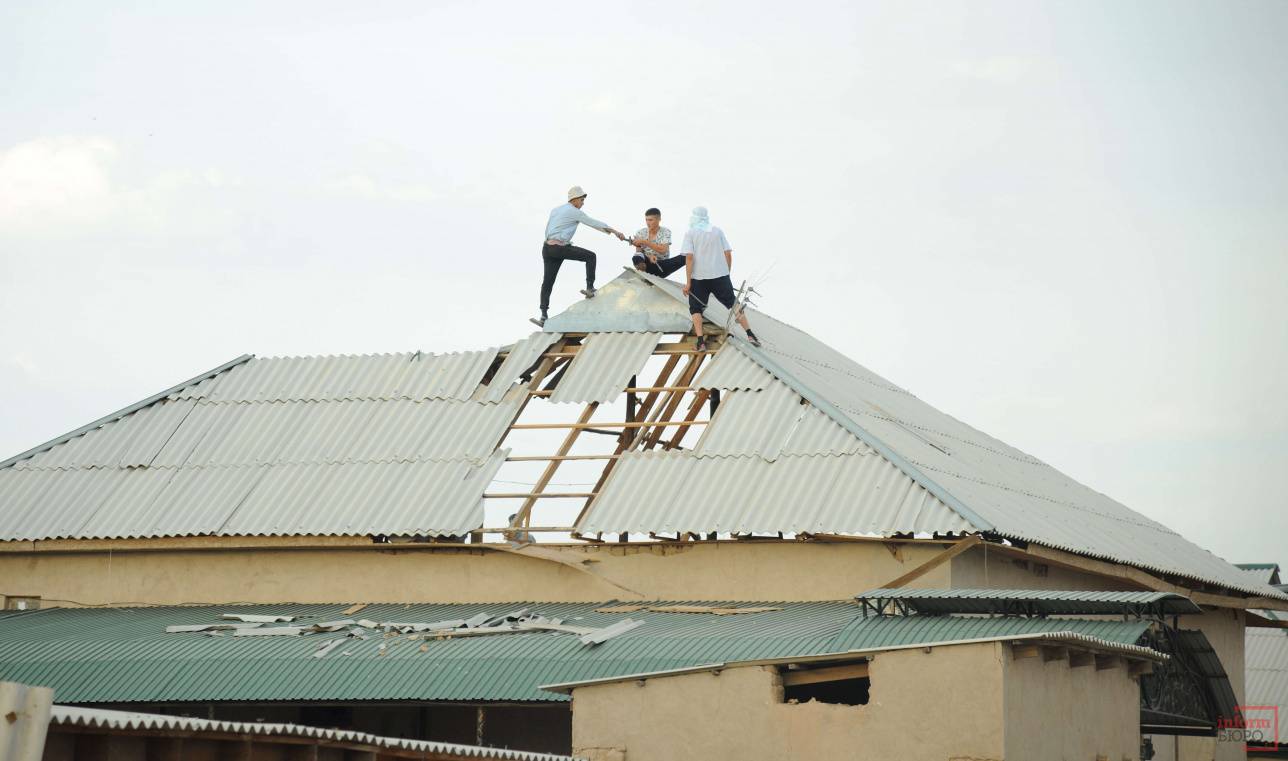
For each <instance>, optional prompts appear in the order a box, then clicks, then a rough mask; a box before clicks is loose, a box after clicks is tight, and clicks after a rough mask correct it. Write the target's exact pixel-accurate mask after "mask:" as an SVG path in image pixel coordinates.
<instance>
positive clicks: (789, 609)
mask: <svg viewBox="0 0 1288 761" xmlns="http://www.w3.org/2000/svg"><path fill="white" fill-rule="evenodd" d="M677 605H690V606H697V607H698V609H703V608H705V609H708V610H709V609H712V608H715V609H729V608H733V609H747V608H758V609H762V610H760V611H759V612H750V613H741V614H737V615H716V614H714V613H709V612H667V611H666V610H655V608H662V609H665V608H672V609H674V607H675V606H677ZM525 607H526V608H530V609H531V610H532V611H534V612H537V613H540V614H543V615H544V616H546V617H548V618H559V619H562V620H563V622H564V623H565V624H568V625H572V626H577V627H595V628H598V627H606V626H609V625H612V624H614V623H617V622H620V621H623V620H626V619H632V620H635V621H642V622H643V623H642V625H640V626H638V627H637V628H634V629H631V630H630V631H627V632H626V633H624V634H621V635H619V636H617V637H614V638H612V639H609V640H608V641H605V642H603V643H602V644H598V645H584V644H582V642H581V640H580V639H579V637H577V636H575V635H572V634H566V633H562V632H524V633H514V634H494V635H488V636H478V637H462V638H452V639H442V640H439V639H432V638H423V637H422V636H418V637H417V638H416V639H411V638H409V636H407V635H396V636H391V637H384V636H380V635H379V634H375V636H370V637H369V638H368V639H365V640H359V639H351V638H346V637H344V633H343V632H338V633H329V634H311V635H307V636H272V637H232V636H226V635H225V636H210V635H209V634H208V633H169V634H168V633H166V631H165V630H166V627H168V626H181V625H196V624H212V623H217V622H219V621H220V616H221V615H223V614H258V615H285V616H294V617H296V619H297V620H298V621H300V622H302V623H306V624H307V623H320V622H327V621H334V620H336V619H344V618H362V619H370V620H371V621H374V622H385V621H398V622H405V623H415V622H421V623H428V622H437V621H444V620H450V619H468V618H471V617H473V616H475V615H477V614H479V613H489V614H493V615H500V614H505V613H508V612H511V611H513V610H516V609H520V608H525ZM347 609H348V606H345V605H253V606H199V607H157V608H101V609H71V608H50V609H44V610H37V611H24V612H8V613H4V614H0V680H11V681H18V682H23V683H26V684H34V685H41V686H47V687H53V688H54V691H55V692H54V698H55V700H57V701H59V702H62V703H161V702H210V701H237V702H265V701H293V702H312V701H400V700H409V701H455V702H474V701H480V702H481V701H489V702H490V701H561V700H567V699H568V698H567V697H566V696H563V695H557V694H554V693H551V692H546V691H543V690H541V689H540V686H541V685H546V684H558V683H568V682H578V681H585V680H593V679H602V678H609V677H614V676H621V675H626V674H639V673H648V672H657V671H667V670H673V669H683V668H692V667H695V666H702V665H707V664H711V663H717V662H736V661H748V660H763V659H775V658H793V657H802V658H803V657H809V656H815V655H826V654H832V653H838V652H846V651H852V650H873V649H880V648H883V647H885V648H894V647H900V646H908V645H914V644H925V645H933V644H944V643H951V642H959V641H962V640H971V639H981V638H990V637H992V638H997V637H1004V636H1016V635H1026V634H1035V633H1044V632H1045V633H1051V632H1071V633H1074V634H1078V635H1085V636H1087V637H1094V638H1096V639H1097V640H1103V641H1106V642H1111V643H1117V644H1123V645H1130V644H1133V643H1135V642H1136V641H1137V640H1138V639H1139V638H1140V636H1141V634H1142V633H1143V632H1144V631H1145V629H1146V628H1148V626H1149V624H1148V623H1146V622H1143V621H1121V620H1118V621H1087V620H1073V619H1055V618H1019V617H991V618H990V617H954V616H908V617H875V616H866V617H865V616H864V615H863V614H862V610H861V608H860V607H859V606H858V605H856V604H855V603H853V602H849V601H846V602H812V603H801V602H789V603H780V602H768V603H748V602H737V603H713V602H704V603H688V604H685V603H669V602H668V603H630V604H620V605H619V604H615V603H604V604H595V603H524V604H510V605H498V604H477V605H423V604H418V605H371V606H367V607H364V608H363V609H362V610H361V611H356V612H354V613H352V614H346V613H345V611H346V610H347ZM682 609H683V608H682ZM765 609H767V610H765ZM335 639H342V640H343V641H342V642H341V643H340V644H339V645H337V646H336V647H335V648H334V649H332V650H330V651H329V652H327V653H326V654H325V656H324V657H317V654H318V651H319V647H320V646H323V645H326V644H327V643H328V642H330V641H332V640H335Z"/></svg>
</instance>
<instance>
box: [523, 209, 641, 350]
mask: <svg viewBox="0 0 1288 761" xmlns="http://www.w3.org/2000/svg"><path fill="white" fill-rule="evenodd" d="M584 203H586V191H584V190H582V189H581V186H580V185H573V186H572V187H571V188H569V189H568V203H565V204H561V205H559V206H556V207H555V208H553V209H551V210H550V220H549V221H548V222H546V242H545V243H544V244H543V245H542V246H541V259H542V262H543V263H544V264H545V274H544V276H543V277H542V278H541V319H539V320H533V322H535V323H536V324H538V325H541V326H544V325H545V324H546V316H547V314H548V313H549V310H550V291H551V290H552V289H553V288H554V287H555V278H556V277H558V276H559V267H560V266H561V265H562V264H563V263H564V261H565V260H567V259H574V260H576V261H579V262H585V263H586V289H585V290H583V291H582V294H584V295H585V296H586V298H588V299H591V298H594V297H595V252H594V251H587V250H586V249H584V248H581V247H580V246H574V245H572V234H573V233H575V232H577V225H579V224H582V225H586V226H588V227H593V228H595V229H596V230H599V231H601V232H606V233H608V234H609V235H616V236H617V239H618V240H626V236H625V235H622V234H621V233H619V232H617V231H616V230H614V229H613V228H612V227H609V226H608V225H607V224H605V223H603V222H600V221H599V220H598V219H594V218H592V217H590V216H589V215H588V214H586V212H584V211H582V210H581V205H582V204H584Z"/></svg>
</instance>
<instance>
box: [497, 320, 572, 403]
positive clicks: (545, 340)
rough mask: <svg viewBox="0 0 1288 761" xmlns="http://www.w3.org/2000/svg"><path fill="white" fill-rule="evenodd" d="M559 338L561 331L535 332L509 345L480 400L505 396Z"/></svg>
mask: <svg viewBox="0 0 1288 761" xmlns="http://www.w3.org/2000/svg"><path fill="white" fill-rule="evenodd" d="M560 338H563V334H561V333H542V332H537V333H533V334H532V335H530V336H528V337H527V338H525V339H523V340H522V341H518V342H517V343H515V344H514V345H513V346H511V347H510V349H509V351H508V352H506V355H505V360H504V361H503V362H502V363H501V366H500V367H498V368H497V370H496V374H495V375H493V376H492V382H491V383H489V384H488V386H487V390H486V391H484V393H483V395H482V397H480V398H481V400H482V401H485V402H499V401H501V400H502V399H503V398H505V394H506V392H507V391H508V390H509V388H510V386H511V384H513V383H514V382H515V381H517V380H518V379H519V378H520V377H521V376H522V375H523V373H525V372H527V370H528V369H529V368H530V367H532V366H533V365H535V364H536V363H537V360H538V359H540V358H541V355H542V354H543V353H545V351H546V349H549V348H550V346H551V345H552V344H554V342H555V341H558V340H559V339H560Z"/></svg>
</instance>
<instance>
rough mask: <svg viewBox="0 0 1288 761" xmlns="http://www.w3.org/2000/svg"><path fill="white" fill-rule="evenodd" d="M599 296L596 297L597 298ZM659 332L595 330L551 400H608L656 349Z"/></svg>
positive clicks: (573, 361)
mask: <svg viewBox="0 0 1288 761" xmlns="http://www.w3.org/2000/svg"><path fill="white" fill-rule="evenodd" d="M596 298H598V297H596ZM661 338H662V334H661V333H595V334H593V335H590V336H587V337H586V340H585V341H583V342H582V344H581V348H580V349H578V351H577V356H576V357H574V358H573V360H572V364H571V365H570V366H569V367H568V371H567V372H566V373H564V375H563V378H562V379H560V381H559V385H558V386H556V387H555V390H554V393H553V394H551V395H550V401H551V402H555V403H561V402H580V403H583V404H584V403H589V402H611V401H613V400H614V399H616V398H617V397H619V396H621V395H622V391H623V389H625V388H626V386H627V385H629V382H630V379H631V376H633V375H635V374H636V373H638V372H639V370H640V368H641V367H643V366H644V363H645V362H647V361H648V358H649V357H650V356H651V355H652V354H653V350H654V349H656V348H657V344H658V341H660V340H661Z"/></svg>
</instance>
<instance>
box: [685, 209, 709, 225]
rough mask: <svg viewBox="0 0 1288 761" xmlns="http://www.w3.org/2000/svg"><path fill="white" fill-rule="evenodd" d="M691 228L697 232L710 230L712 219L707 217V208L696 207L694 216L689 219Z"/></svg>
mask: <svg viewBox="0 0 1288 761" xmlns="http://www.w3.org/2000/svg"><path fill="white" fill-rule="evenodd" d="M689 227H692V228H694V229H697V230H710V229H711V219H710V217H708V216H707V207H705V206H694V207H693V215H692V216H690V217H689Z"/></svg>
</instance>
